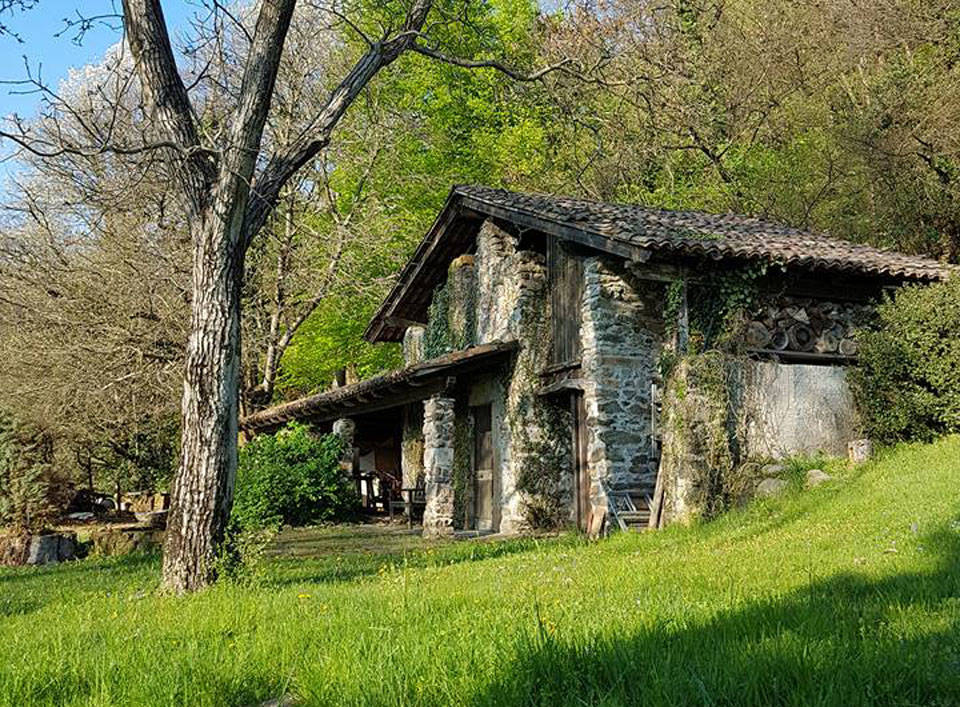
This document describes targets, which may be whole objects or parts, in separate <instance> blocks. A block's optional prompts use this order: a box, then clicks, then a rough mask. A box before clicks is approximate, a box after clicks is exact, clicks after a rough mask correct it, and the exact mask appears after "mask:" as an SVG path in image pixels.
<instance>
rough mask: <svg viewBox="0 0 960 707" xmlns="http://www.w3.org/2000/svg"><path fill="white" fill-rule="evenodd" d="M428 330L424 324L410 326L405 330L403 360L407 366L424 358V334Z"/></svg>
mask: <svg viewBox="0 0 960 707" xmlns="http://www.w3.org/2000/svg"><path fill="white" fill-rule="evenodd" d="M425 333H426V330H425V329H424V328H423V327H422V326H408V327H407V329H406V331H404V332H403V362H404V364H405V365H407V366H412V365H413V364H415V363H420V362H421V361H422V360H423V358H424V353H423V336H424V334H425Z"/></svg>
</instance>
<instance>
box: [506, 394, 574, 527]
mask: <svg viewBox="0 0 960 707" xmlns="http://www.w3.org/2000/svg"><path fill="white" fill-rule="evenodd" d="M512 419H513V423H514V424H516V425H517V429H518V430H519V433H520V448H521V449H523V450H524V452H523V456H522V459H523V465H522V467H521V468H520V472H519V474H518V476H517V490H519V491H522V492H523V493H524V495H525V499H524V514H525V516H526V521H527V523H528V524H529V525H530V527H531V528H537V529H549V528H558V527H561V526H563V525H564V524H565V523H566V522H567V518H566V517H565V514H564V510H565V508H566V503H565V502H566V497H567V495H568V494H569V492H570V491H569V489H568V488H565V485H564V481H565V478H564V477H565V476H566V475H568V474H569V471H568V470H569V469H570V463H571V462H570V458H571V454H572V451H571V449H570V444H571V443H570V429H571V426H572V424H573V422H572V419H571V412H570V410H569V408H568V407H567V406H564V405H560V404H557V403H555V402H551V401H544V400H537V399H536V398H534V397H532V396H528V395H525V396H524V397H523V398H522V399H521V400H520V401H519V403H518V404H517V409H516V411H515V415H514V416H513V418H512ZM531 428H532V429H535V430H536V432H535V436H534V435H531V434H530V430H531Z"/></svg>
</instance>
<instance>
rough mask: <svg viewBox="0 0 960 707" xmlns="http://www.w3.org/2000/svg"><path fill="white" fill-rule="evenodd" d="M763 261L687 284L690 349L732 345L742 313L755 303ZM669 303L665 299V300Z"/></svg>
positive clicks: (745, 312)
mask: <svg viewBox="0 0 960 707" xmlns="http://www.w3.org/2000/svg"><path fill="white" fill-rule="evenodd" d="M766 274H767V266H766V265H765V264H758V265H751V266H744V267H740V268H736V269H732V270H725V271H721V272H717V273H713V274H712V275H711V277H710V281H709V282H708V283H703V284H699V283H698V284H695V285H690V287H689V290H688V302H687V307H688V311H689V319H690V345H691V350H692V351H694V352H697V351H709V350H711V349H722V350H726V349H729V348H731V347H734V346H735V345H736V342H737V340H738V337H739V334H740V331H741V325H742V323H743V321H744V319H745V315H746V314H748V313H750V312H751V311H752V310H753V308H754V307H755V306H756V302H757V297H758V295H759V293H760V289H759V287H758V281H759V280H760V279H761V278H763V277H764V276H765V275H766ZM668 304H669V301H668Z"/></svg>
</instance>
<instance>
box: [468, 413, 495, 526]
mask: <svg viewBox="0 0 960 707" xmlns="http://www.w3.org/2000/svg"><path fill="white" fill-rule="evenodd" d="M472 412H473V443H474V447H473V478H474V493H473V499H474V513H473V517H474V527H475V528H476V529H477V530H496V529H497V516H498V513H497V507H496V503H495V499H496V491H497V488H496V486H497V478H496V476H497V474H496V463H495V456H496V455H495V454H494V445H493V419H492V417H493V415H492V411H491V408H490V405H478V406H476V407H474V408H472Z"/></svg>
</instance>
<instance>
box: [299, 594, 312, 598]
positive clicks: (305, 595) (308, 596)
mask: <svg viewBox="0 0 960 707" xmlns="http://www.w3.org/2000/svg"><path fill="white" fill-rule="evenodd" d="M309 598H310V595H309V594H297V599H309Z"/></svg>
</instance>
